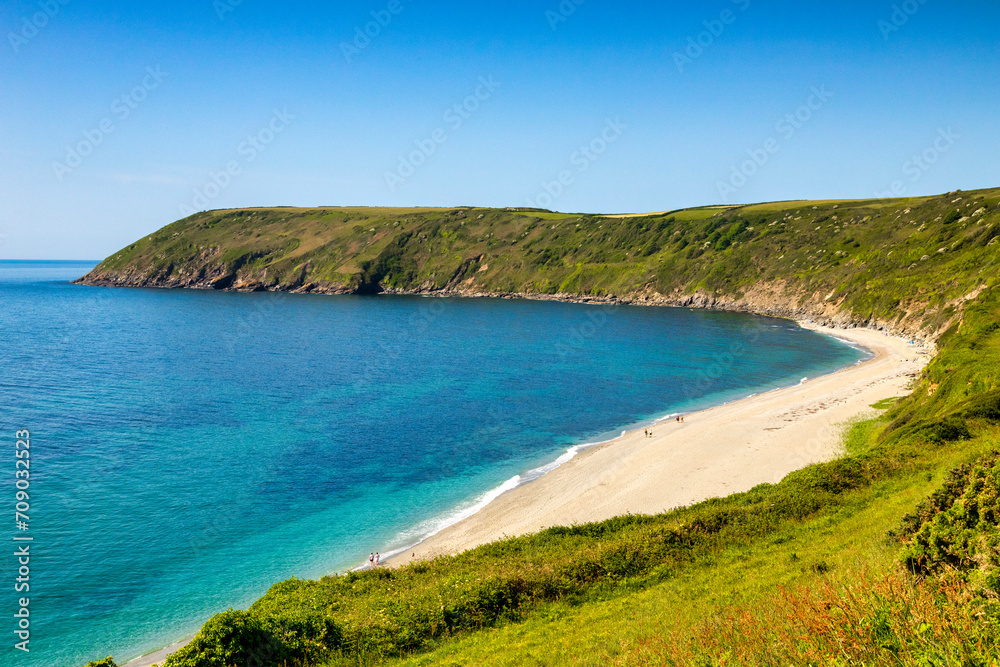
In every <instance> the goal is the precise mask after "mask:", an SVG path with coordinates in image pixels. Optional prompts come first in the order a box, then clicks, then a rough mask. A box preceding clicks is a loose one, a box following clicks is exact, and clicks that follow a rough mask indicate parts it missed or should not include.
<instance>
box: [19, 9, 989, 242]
mask: <svg viewBox="0 0 1000 667" xmlns="http://www.w3.org/2000/svg"><path fill="white" fill-rule="evenodd" d="M576 2H580V0H565V2H562V3H560V2H559V1H558V0H551V1H544V0H540V1H538V2H526V1H524V2H522V1H514V2H507V3H502V4H501V3H496V4H495V5H493V4H488V5H486V6H483V4H482V3H468V2H461V3H459V2H430V0H373V1H371V2H339V3H338V2H322V3H320V2H315V3H297V4H296V6H294V7H289V6H288V4H287V3H276V2H266V1H264V0H242V1H240V0H214V2H213V0H198V1H197V2H189V1H184V0H180V1H177V2H169V3H168V2H157V1H155V0H154V1H150V2H145V3H133V2H129V3H126V2H110V1H107V0H93V1H87V0H42V1H41V2H39V0H34V1H33V2H29V1H22V0H2V2H0V28H2V32H3V37H4V39H3V43H2V44H0V92H2V97H0V257H2V258H13V259H28V258H81V259H84V258H86V259H100V258H103V257H105V256H107V255H109V254H110V253H112V252H114V251H115V250H117V249H119V248H120V247H122V246H124V245H127V244H129V243H130V242H132V241H134V240H135V239H137V238H139V237H142V236H144V235H145V234H148V233H150V232H151V231H154V230H155V229H158V228H159V227H161V226H163V225H165V224H168V223H170V222H172V221H173V220H175V219H178V218H180V217H183V215H185V214H186V213H190V212H191V211H195V210H202V209H206V208H224V207H235V206H260V205H298V206H311V205H338V204H339V205H373V206H376V205H467V204H468V205H480V206H526V205H529V204H537V205H540V206H543V207H545V208H552V209H555V210H563V211H573V212H577V211H585V212H640V211H660V210H666V209H673V208H680V207H685V206H695V205H702V204H711V203H742V202H754V201H770V200H779V199H798V198H847V197H859V198H860V197H872V196H875V195H876V194H886V193H890V192H893V191H895V192H896V193H898V194H931V193H941V192H948V191H951V190H955V189H965V190H970V189H975V188H982V187H993V186H1000V160H998V159H997V155H998V152H997V148H998V146H1000V123H998V122H997V120H998V112H997V110H998V109H1000V85H998V84H1000V81H998V77H1000V40H998V38H997V36H996V26H997V25H998V24H1000V20H998V19H1000V6H998V5H997V3H995V2H949V3H946V2H944V1H943V0H924V2H921V1H920V0H907V2H895V3H894V2H891V1H890V2H880V1H868V2H831V3H789V2H774V1H772V2H767V1H765V0H717V1H712V2H697V3H692V2H684V3H681V2H664V1H660V2H610V1H608V0H583V1H582V2H580V4H576ZM373 12H374V14H373ZM379 21H380V22H379ZM365 30H367V31H368V33H369V35H368V36H365V37H358V31H361V33H362V34H363V33H364V31H365ZM345 44H346V45H349V48H345ZM456 105H457V106H456ZM914 158H917V159H916V160H915V159H914Z"/></svg>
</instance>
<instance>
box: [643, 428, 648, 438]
mask: <svg viewBox="0 0 1000 667" xmlns="http://www.w3.org/2000/svg"><path fill="white" fill-rule="evenodd" d="M642 433H643V435H645V436H646V437H647V438H648V437H649V429H648V428H644V429H642Z"/></svg>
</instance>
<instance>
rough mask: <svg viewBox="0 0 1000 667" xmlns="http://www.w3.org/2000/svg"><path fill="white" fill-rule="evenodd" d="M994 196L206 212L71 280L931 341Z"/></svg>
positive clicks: (967, 284)
mask: <svg viewBox="0 0 1000 667" xmlns="http://www.w3.org/2000/svg"><path fill="white" fill-rule="evenodd" d="M998 236H1000V190H983V191H976V192H954V193H951V194H948V195H942V196H937V197H913V198H908V199H891V200H872V201H828V202H784V203H775V204H758V205H751V206H725V207H705V208H696V209H687V210H682V211H674V212H670V213H663V214H656V215H648V216H627V217H617V216H597V215H584V214H564V213H551V212H547V211H537V210H527V209H504V210H497V209H479V208H454V209H400V208H397V209H391V208H371V209H368V208H335V207H331V208H319V209H295V208H272V209H246V210H225V211H208V212H203V213H198V214H196V215H193V216H191V217H189V218H185V219H184V220H180V221H178V222H175V223H173V224H170V225H167V226H166V227H164V228H163V229H161V230H159V231H157V232H155V233H153V234H151V235H149V236H147V237H145V238H143V239H141V240H139V241H137V242H136V243H134V244H132V245H130V246H128V247H126V248H123V249H122V250H120V251H119V252H117V253H115V254H113V255H112V256H111V257H108V258H107V259H106V260H104V262H102V263H101V264H100V266H98V267H97V268H96V269H95V270H94V271H93V272H91V273H90V274H89V275H88V276H86V277H85V278H84V279H83V282H85V283H91V284H102V285H120V286H144V287H201V288H206V289H235V290H248V291H249V290H283V291H297V292H319V293H362V294H372V293H379V292H411V293H412V292H419V293H450V294H469V295H473V294H493V295H524V296H532V297H539V298H556V297H561V298H573V299H607V298H617V299H625V300H636V301H640V302H654V303H674V304H679V303H683V304H688V303H697V304H698V305H714V306H716V307H720V308H729V309H738V310H748V311H753V312H767V313H769V314H775V315H783V314H784V315H797V314H802V313H805V314H809V315H812V316H816V317H838V318H840V319H839V321H849V322H854V323H858V324H880V325H886V326H891V327H893V328H895V329H898V330H901V331H903V330H905V331H907V332H912V333H920V332H923V333H924V334H926V335H932V334H933V333H934V332H936V331H938V330H939V329H940V328H941V327H942V326H944V324H945V323H946V322H948V321H950V320H951V318H953V317H954V315H955V312H956V310H958V309H960V307H961V303H962V299H963V298H965V297H966V296H968V295H970V294H972V293H974V292H975V290H976V289H978V288H979V287H980V286H981V285H982V284H983V282H984V281H985V279H986V278H988V277H990V276H992V275H993V274H994V273H996V270H997V268H998V267H997V263H998V258H1000V254H998V253H997V252H996V248H994V247H993V246H994V245H995V243H996V239H997V237H998Z"/></svg>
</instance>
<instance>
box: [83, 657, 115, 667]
mask: <svg viewBox="0 0 1000 667" xmlns="http://www.w3.org/2000/svg"><path fill="white" fill-rule="evenodd" d="M83 667H118V665H116V664H115V661H114V660H112V659H111V656H108V657H107V658H105V659H104V660H94V661H93V662H88V663H87V664H86V665H84V666H83Z"/></svg>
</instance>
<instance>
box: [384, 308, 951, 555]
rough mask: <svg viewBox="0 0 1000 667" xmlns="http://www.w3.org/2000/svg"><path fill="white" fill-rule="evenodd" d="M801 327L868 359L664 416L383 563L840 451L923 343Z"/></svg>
mask: <svg viewBox="0 0 1000 667" xmlns="http://www.w3.org/2000/svg"><path fill="white" fill-rule="evenodd" d="M800 324H801V325H802V326H803V327H806V328H810V329H813V330H815V331H819V332H820V333H824V334H828V335H831V336H836V337H839V338H841V339H844V340H849V341H851V342H853V343H855V344H858V345H861V346H863V347H864V348H866V349H868V350H869V351H871V352H872V353H874V357H873V358H872V359H870V360H868V361H865V362H863V363H861V364H858V365H855V366H852V367H850V368H846V369H844V370H841V371H838V372H836V373H833V374H831V375H826V376H823V377H819V378H816V379H810V380H807V381H806V382H804V383H803V384H800V385H798V386H794V387H789V388H786V389H778V390H774V391H771V392H768V393H765V394H760V395H757V396H752V397H749V398H745V399H743V400H740V401H736V402H733V403H730V404H727V405H722V406H719V407H715V408H711V409H709V410H704V411H702V412H696V413H693V414H689V415H686V416H685V419H684V423H682V424H681V423H677V422H675V421H665V422H661V423H659V424H657V425H656V426H654V427H653V428H652V429H651V430H652V432H653V436H652V437H646V436H645V434H644V432H643V429H638V430H635V431H632V432H629V433H626V434H625V435H623V436H622V437H620V438H618V439H616V440H613V441H611V442H609V443H606V444H603V445H599V446H597V447H594V448H592V449H588V450H585V451H584V452H582V453H581V454H579V455H578V456H577V457H576V458H574V459H572V460H570V461H569V462H568V463H565V464H564V465H562V466H561V467H559V468H557V469H556V470H554V471H553V472H550V473H549V474H547V475H545V476H544V477H541V478H540V479H538V480H536V481H534V482H532V483H530V484H526V485H524V486H521V487H518V488H516V489H514V490H512V491H510V492H508V493H506V494H504V495H502V496H500V497H499V498H497V499H496V500H495V501H493V502H492V503H491V504H489V505H487V506H486V507H485V508H484V509H483V510H482V511H480V512H479V513H477V514H475V515H473V516H471V517H469V518H467V519H465V520H463V521H461V522H459V523H457V524H455V525H453V526H451V527H449V528H446V529H445V530H443V531H441V532H440V533H438V534H437V535H434V536H433V537H430V538H428V539H427V540H425V541H424V542H422V543H421V544H419V545H418V546H417V547H415V548H413V549H408V550H407V551H406V553H405V554H403V555H402V556H399V557H397V558H396V559H394V560H393V561H391V564H393V565H399V564H404V563H406V562H409V561H410V560H411V554H412V553H416V559H417V560H421V559H428V558H434V557H436V556H440V555H444V554H456V553H459V552H461V551H465V550H467V549H471V548H473V547H476V546H478V545H481V544H486V543H489V542H493V541H496V540H498V539H502V538H504V537H510V536H517V535H525V534H529V533H534V532H537V531H539V530H542V529H544V528H548V527H550V526H567V525H572V524H580V523H587V522H592V521H602V520H605V519H610V518H612V517H615V516H620V515H623V514H629V513H631V514H657V513H660V512H664V511H667V510H671V509H675V508H677V507H683V506H687V505H691V504H693V503H697V502H699V501H702V500H706V499H708V498H713V497H721V496H727V495H729V494H732V493H739V492H742V491H748V490H749V489H751V488H753V487H754V486H757V485H758V484H763V483H775V482H778V481H780V480H781V479H782V478H784V477H785V476H786V475H787V474H788V473H790V472H792V471H795V470H798V469H800V468H803V467H805V466H807V465H810V464H812V463H819V462H822V461H828V460H830V459H833V458H835V457H837V456H838V455H840V454H841V451H840V449H841V447H842V444H841V443H842V435H843V432H844V429H845V426H846V425H847V424H848V423H849V422H851V421H852V420H854V419H857V418H861V417H866V416H870V415H873V414H875V410H873V409H872V408H871V406H872V404H874V403H877V402H879V401H881V400H882V399H885V398H891V397H896V396H905V395H907V394H908V393H909V386H910V384H911V382H912V380H913V379H914V378H915V377H916V376H917V375H918V374H919V373H920V371H921V370H922V369H923V368H924V367H925V366H926V365H927V363H928V362H929V361H930V358H931V356H932V355H933V353H934V350H931V349H927V348H925V347H922V346H920V345H919V344H917V345H911V344H910V342H909V340H907V339H901V338H897V337H893V336H886V335H885V334H884V333H882V332H879V331H873V330H868V329H836V330H834V329H829V328H824V327H819V326H813V325H811V324H809V323H803V322H800Z"/></svg>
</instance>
